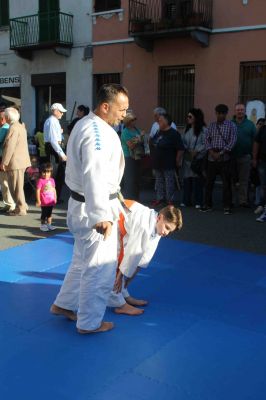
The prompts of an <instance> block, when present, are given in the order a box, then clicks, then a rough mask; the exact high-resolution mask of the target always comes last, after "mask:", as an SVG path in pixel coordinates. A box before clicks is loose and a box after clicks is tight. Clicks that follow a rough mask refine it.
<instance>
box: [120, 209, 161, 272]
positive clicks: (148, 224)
mask: <svg viewBox="0 0 266 400" xmlns="http://www.w3.org/2000/svg"><path fill="white" fill-rule="evenodd" d="M130 211H131V212H130V213H129V214H128V215H127V217H126V218H125V221H124V228H125V231H126V234H125V236H124V237H123V239H122V240H123V246H124V256H123V259H122V261H121V263H120V265H119V269H120V271H121V272H122V274H123V275H125V276H126V277H128V278H131V277H132V275H133V274H134V272H135V271H136V269H137V267H141V268H146V267H147V266H148V265H149V263H150V261H151V259H152V257H153V255H154V253H155V251H156V248H157V246H158V243H159V240H160V238H161V236H159V235H158V234H157V233H156V222H157V216H158V213H157V212H156V211H155V210H153V209H150V208H148V207H145V206H143V205H142V204H140V203H137V202H135V203H133V204H132V206H130ZM120 245H121V244H120Z"/></svg>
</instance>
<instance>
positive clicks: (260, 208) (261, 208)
mask: <svg viewBox="0 0 266 400" xmlns="http://www.w3.org/2000/svg"><path fill="white" fill-rule="evenodd" d="M262 211H263V206H258V207H257V208H256V209H255V210H254V214H260V213H262Z"/></svg>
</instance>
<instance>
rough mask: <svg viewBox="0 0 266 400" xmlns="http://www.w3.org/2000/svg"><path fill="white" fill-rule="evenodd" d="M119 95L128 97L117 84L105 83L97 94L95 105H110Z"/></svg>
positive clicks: (123, 89) (126, 92)
mask: <svg viewBox="0 0 266 400" xmlns="http://www.w3.org/2000/svg"><path fill="white" fill-rule="evenodd" d="M119 93H122V94H124V95H125V96H127V97H128V90H127V89H126V88H125V87H124V86H122V85H120V84H118V83H106V84H105V85H102V86H101V88H100V90H99V92H98V94H97V104H98V105H99V104H102V103H112V102H113V101H114V100H115V98H116V97H117V95H118V94H119Z"/></svg>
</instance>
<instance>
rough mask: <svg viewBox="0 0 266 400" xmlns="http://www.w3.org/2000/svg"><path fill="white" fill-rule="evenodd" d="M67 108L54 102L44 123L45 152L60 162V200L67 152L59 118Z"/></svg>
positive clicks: (58, 195) (58, 176)
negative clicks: (63, 147) (64, 147)
mask: <svg viewBox="0 0 266 400" xmlns="http://www.w3.org/2000/svg"><path fill="white" fill-rule="evenodd" d="M66 111H67V110H66V109H65V108H64V107H63V106H62V104H60V103H54V104H52V105H51V115H50V117H49V118H47V120H46V121H45V123H44V128H43V132H44V142H45V152H46V154H47V157H49V159H50V161H52V160H51V158H52V157H54V160H55V162H56V164H58V167H57V172H56V177H55V181H56V192H57V199H58V200H59V201H60V194H61V190H62V186H63V184H64V181H65V162H66V159H67V157H66V154H65V153H64V151H63V149H62V146H61V144H62V132H63V129H62V127H61V125H60V122H59V120H60V119H61V118H62V116H63V114H64V113H65V112H66Z"/></svg>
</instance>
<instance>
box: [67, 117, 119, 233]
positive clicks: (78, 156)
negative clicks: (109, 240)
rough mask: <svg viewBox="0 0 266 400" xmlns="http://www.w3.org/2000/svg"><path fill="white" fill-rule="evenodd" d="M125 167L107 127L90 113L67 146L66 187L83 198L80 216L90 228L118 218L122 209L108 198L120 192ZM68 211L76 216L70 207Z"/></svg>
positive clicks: (112, 130) (116, 136) (113, 137)
mask: <svg viewBox="0 0 266 400" xmlns="http://www.w3.org/2000/svg"><path fill="white" fill-rule="evenodd" d="M124 167H125V161H124V155H123V151H122V147H121V144H120V140H119V137H118V135H117V133H116V132H115V130H114V129H113V128H112V127H111V126H110V125H108V124H107V123H106V122H105V121H104V120H102V119H101V118H99V117H98V116H96V115H95V114H94V113H93V112H90V113H89V115H87V116H85V117H83V118H82V119H81V120H80V121H78V122H77V123H76V125H75V126H74V128H73V130H72V132H71V136H70V138H69V141H68V144H67V163H66V184H67V186H68V187H69V188H70V189H71V190H73V191H75V192H78V193H79V194H81V195H83V196H84V197H85V203H83V204H82V215H85V216H87V217H88V221H89V226H88V228H89V229H92V227H93V226H94V225H95V224H96V223H98V222H102V221H111V222H112V221H114V220H117V219H118V218H119V212H120V211H121V209H122V207H121V206H120V203H119V201H118V200H117V199H115V200H111V201H110V200H109V195H110V194H112V193H115V192H117V191H118V190H119V189H120V186H119V185H120V181H121V179H122V176H123V173H124ZM69 211H70V212H71V213H72V214H73V213H75V207H74V206H73V204H72V208H71V210H69ZM76 211H77V212H79V213H80V208H79V207H77V208H76Z"/></svg>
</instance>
